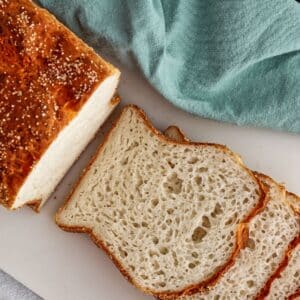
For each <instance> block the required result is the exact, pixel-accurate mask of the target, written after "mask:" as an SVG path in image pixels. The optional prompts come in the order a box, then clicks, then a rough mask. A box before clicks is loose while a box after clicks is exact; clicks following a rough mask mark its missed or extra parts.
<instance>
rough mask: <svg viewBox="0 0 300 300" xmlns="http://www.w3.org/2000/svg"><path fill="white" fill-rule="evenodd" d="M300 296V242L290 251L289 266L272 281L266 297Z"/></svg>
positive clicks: (292, 297)
mask: <svg viewBox="0 0 300 300" xmlns="http://www.w3.org/2000/svg"><path fill="white" fill-rule="evenodd" d="M296 297H299V298H300V242H299V241H298V243H297V246H296V247H295V248H293V250H292V251H291V252H290V256H289V260H288V264H287V266H285V268H284V269H283V271H282V272H280V274H279V276H278V277H277V278H276V279H275V280H274V281H273V282H272V284H271V288H270V292H269V294H268V295H267V297H266V299H268V300H273V299H296Z"/></svg>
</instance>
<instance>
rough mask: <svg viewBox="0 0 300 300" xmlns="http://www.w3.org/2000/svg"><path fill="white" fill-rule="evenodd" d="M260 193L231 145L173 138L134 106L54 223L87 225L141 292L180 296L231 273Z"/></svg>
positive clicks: (261, 196)
mask: <svg viewBox="0 0 300 300" xmlns="http://www.w3.org/2000/svg"><path fill="white" fill-rule="evenodd" d="M264 198H265V194H264V191H263V190H262V188H261V185H260V183H259V182H258V180H257V179H256V178H255V176H254V175H253V174H252V173H251V172H250V171H249V170H248V169H247V168H245V166H244V165H242V164H241V162H240V160H239V159H237V158H236V155H235V154H234V153H232V152H231V151H230V150H229V149H228V148H226V147H225V146H221V145H216V144H202V143H189V142H183V143H177V142H173V141H170V139H168V138H166V137H165V136H164V135H162V134H161V133H160V132H158V131H157V130H156V129H155V128H154V127H153V126H152V125H151V124H150V122H149V121H148V119H147V118H146V116H145V114H144V113H143V111H142V110H140V109H139V108H137V107H136V106H133V105H131V106H127V107H126V108H124V110H123V112H122V113H121V115H120V117H119V119H118V120H117V122H116V124H115V126H114V127H113V128H112V129H111V131H110V133H109V134H108V135H107V136H106V138H105V141H104V143H103V145H102V146H101V147H100V149H99V150H98V153H97V154H96V156H95V158H94V159H93V161H92V162H91V164H90V165H89V167H88V168H87V170H86V171H85V173H84V175H83V176H82V178H81V179H80V181H79V182H78V184H77V186H76V188H75V189H74V191H73V192H72V194H71V195H70V197H69V199H68V201H67V202H66V204H65V205H64V206H63V207H62V208H61V209H60V210H59V212H58V213H57V215H56V222H57V224H58V225H59V226H60V227H61V228H62V229H64V230H67V231H74V232H86V233H89V234H90V235H91V237H92V239H93V240H94V242H95V243H96V244H97V245H98V246H99V247H101V248H103V249H104V250H105V251H106V252H107V253H108V255H109V256H110V257H111V258H112V259H113V261H114V262H115V264H116V265H117V266H118V268H119V269H120V270H121V272H122V273H123V274H124V275H125V276H126V277H127V278H128V279H129V280H130V281H131V282H132V283H133V284H135V285H136V286H137V287H139V288H140V289H141V290H143V291H144V292H146V293H150V294H153V295H156V296H159V297H161V298H164V299H167V298H170V299H174V297H176V296H177V295H179V294H181V293H183V292H186V291H188V290H190V289H198V288H201V287H202V286H207V285H209V284H213V282H214V281H216V280H217V279H218V277H219V276H220V275H221V274H222V273H223V272H225V271H226V269H227V268H228V267H229V265H230V264H232V263H233V261H234V257H235V256H236V255H237V253H238V252H239V250H240V248H241V247H242V245H243V242H244V239H245V237H244V234H245V231H244V228H245V226H244V224H242V223H243V222H246V221H248V219H249V218H250V217H252V215H253V214H254V213H255V212H256V210H257V209H258V208H259V207H261V206H262V205H263V204H264Z"/></svg>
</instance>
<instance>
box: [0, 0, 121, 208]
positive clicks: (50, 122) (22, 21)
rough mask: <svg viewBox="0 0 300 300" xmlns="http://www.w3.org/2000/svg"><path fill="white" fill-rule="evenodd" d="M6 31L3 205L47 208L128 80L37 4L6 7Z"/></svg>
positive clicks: (1, 37) (2, 17)
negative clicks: (121, 81)
mask: <svg viewBox="0 0 300 300" xmlns="http://www.w3.org/2000/svg"><path fill="white" fill-rule="evenodd" d="M0 31H1V32H0V170H1V172H0V203H2V204H3V205H4V206H6V207H7V208H10V209H16V208H19V207H21V206H23V205H24V204H28V203H31V204H35V205H34V206H35V207H36V209H39V208H40V207H41V206H42V205H43V204H44V202H45V201H46V200H47V199H48V197H49V196H50V194H51V193H52V192H53V190H54V189H55V187H56V185H57V184H58V183H59V181H60V180H61V179H62V177H63V176H64V174H65V173H66V171H67V170H68V169H69V168H70V166H71V165H72V164H73V162H74V161H75V160H76V158H77V157H78V156H79V155H80V153H81V152H82V150H83V149H84V148H85V147H86V145H87V144H88V142H89V141H90V140H91V139H92V138H93V136H94V135H95V133H96V131H97V130H98V129H99V126H100V125H101V124H102V123H103V122H104V120H105V119H106V118H107V116H108V115H109V114H110V113H111V111H112V110H113V109H114V107H115V106H116V104H117V103H118V101H111V98H112V96H113V95H114V93H115V89H116V86H117V84H118V80H119V75H120V73H119V71H118V70H117V69H116V68H114V67H113V66H112V65H110V64H109V63H107V62H106V61H104V60H103V59H102V58H101V57H99V56H98V55H97V54H96V53H95V52H94V51H93V50H92V49H91V48H89V47H88V46H87V45H86V44H84V43H83V42H82V41H81V40H80V39H79V38H77V37H76V36H75V35H74V34H73V33H72V32H70V31H69V30H68V29H67V28H66V27H64V26H63V25H62V24H61V23H59V22H58V21H57V20H56V19H55V18H54V17H53V16H52V15H50V14H49V13H48V12H47V11H45V10H44V9H41V8H39V7H38V6H36V5H35V4H34V3H33V2H32V1H29V0H18V1H8V0H2V1H0Z"/></svg>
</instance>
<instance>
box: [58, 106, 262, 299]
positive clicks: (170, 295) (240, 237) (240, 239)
mask: <svg viewBox="0 0 300 300" xmlns="http://www.w3.org/2000/svg"><path fill="white" fill-rule="evenodd" d="M130 110H132V111H133V112H134V113H136V114H138V116H139V118H141V119H142V120H143V122H144V124H145V125H146V127H147V128H148V129H149V130H150V132H151V135H152V134H154V135H155V137H156V138H158V139H159V140H160V141H162V142H163V143H164V144H166V143H168V144H169V145H179V144H180V145H187V146H189V147H192V146H194V147H198V146H200V147H203V146H212V147H215V148H217V149H219V150H221V151H222V152H224V153H226V155H229V156H230V157H231V158H232V159H233V160H234V161H235V163H237V165H239V166H240V167H241V169H243V170H244V171H245V173H247V174H248V175H249V176H250V177H251V180H253V182H255V185H256V186H257V189H258V191H259V197H258V198H259V200H258V203H257V206H256V207H255V208H254V209H253V210H252V211H251V212H250V213H249V214H248V216H246V217H245V219H244V220H242V221H241V223H240V225H241V224H244V223H245V222H247V221H249V220H250V219H251V218H252V217H253V216H254V215H255V214H256V213H257V211H258V210H259V209H261V208H262V207H263V206H264V205H265V198H266V197H265V196H266V195H265V192H264V190H263V187H262V185H261V183H260V182H259V181H258V180H257V178H256V177H255V176H254V175H253V174H252V172H251V171H250V170H248V169H247V168H246V167H245V166H244V165H243V164H242V162H241V160H240V158H239V157H238V156H237V155H236V154H234V153H233V152H231V151H230V150H229V149H228V148H227V147H226V146H223V145H218V144H212V143H196V142H189V141H181V142H174V141H172V140H170V139H169V138H167V137H165V136H164V135H163V134H161V133H160V132H159V131H157V130H156V129H155V128H154V127H153V126H152V124H151V123H150V122H149V121H148V119H147V117H146V116H145V114H144V112H143V111H142V110H141V109H139V108H138V107H136V106H134V105H129V106H127V107H125V108H124V110H123V112H122V114H121V115H120V117H119V119H118V120H117V121H116V123H115V125H114V126H113V128H112V129H111V131H110V132H109V134H108V135H107V136H106V137H105V139H104V142H103V144H102V145H101V146H100V148H99V149H98V152H97V153H96V155H95V157H94V158H93V160H92V161H91V162H90V164H89V166H88V168H87V169H86V170H85V172H84V173H83V175H82V177H81V179H80V180H79V182H78V183H77V185H76V186H75V188H74V190H73V191H72V193H71V195H70V196H69V198H68V200H67V201H66V203H65V204H64V206H63V207H62V208H60V210H59V211H58V213H57V214H56V223H57V224H58V225H59V226H60V227H61V228H62V229H64V230H66V231H71V232H85V233H88V234H89V235H90V236H91V238H92V239H93V241H94V242H95V243H96V244H97V245H98V246H99V247H101V248H102V249H103V250H104V251H106V252H107V254H108V255H109V256H110V257H111V259H112V260H113V261H114V263H115V264H116V266H117V267H118V268H119V269H120V271H121V272H122V273H123V275H124V276H125V277H126V278H127V279H128V280H129V281H130V282H132V283H133V284H134V285H136V286H137V287H138V288H140V289H141V290H143V291H144V292H146V293H150V294H153V295H156V296H158V297H160V298H161V299H174V298H176V297H177V296H179V295H182V294H185V293H195V292H197V291H198V290H199V289H202V288H203V287H204V286H207V285H213V284H215V283H216V282H217V280H218V279H219V277H220V276H221V275H222V274H223V273H224V272H226V270H227V269H228V268H229V267H230V265H232V264H233V263H234V259H235V257H236V256H237V254H238V252H239V251H240V249H241V248H242V247H243V245H244V242H245V241H246V239H247V238H246V235H245V232H246V231H245V229H246V227H245V226H240V227H239V232H237V241H236V247H235V249H234V251H233V252H232V255H231V257H230V259H229V261H228V262H227V264H226V265H224V266H222V267H221V268H220V270H219V272H217V273H216V274H214V276H212V277H210V278H209V280H207V281H205V282H201V283H198V284H196V285H191V286H188V287H186V288H185V289H184V290H176V291H173V292H172V291H167V292H158V291H156V290H152V289H148V288H145V287H143V286H141V285H140V284H139V283H138V282H137V281H136V280H135V279H134V278H133V277H132V275H131V274H130V273H129V272H128V270H126V268H125V267H124V266H123V265H122V263H121V262H120V260H119V259H118V258H117V257H116V256H115V254H114V253H112V252H111V251H110V250H109V249H108V247H107V246H106V245H105V243H104V241H103V240H102V239H101V237H99V236H97V235H96V234H95V233H94V232H93V229H92V228H90V227H88V226H84V225H78V224H70V223H68V222H67V221H66V220H65V219H64V212H65V211H66V210H67V209H68V206H69V205H70V204H71V202H72V200H73V199H72V196H73V195H74V193H76V190H77V188H78V187H79V186H80V183H81V181H82V180H83V178H84V176H85V175H86V173H87V172H89V171H90V170H91V168H92V166H93V163H94V161H95V160H96V159H97V157H98V156H99V155H100V154H101V152H102V149H104V145H106V143H107V142H108V140H109V138H110V135H111V134H112V132H113V130H114V128H115V127H116V126H117V125H118V122H119V120H120V119H121V118H122V116H123V114H126V113H127V111H130Z"/></svg>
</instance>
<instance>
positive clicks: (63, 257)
mask: <svg viewBox="0 0 300 300" xmlns="http://www.w3.org/2000/svg"><path fill="white" fill-rule="evenodd" d="M122 71H123V73H122V81H121V87H120V89H119V91H120V94H121V96H122V105H124V104H126V103H135V104H137V105H139V106H141V107H142V108H143V109H144V110H145V111H146V113H147V114H148V116H149V117H150V119H151V120H152V121H153V122H154V125H155V126H156V127H157V128H159V129H161V130H163V129H165V128H166V127H167V126H168V125H170V124H176V125H178V126H180V127H181V128H182V129H183V130H184V132H185V133H186V134H187V135H188V136H189V137H190V138H191V139H193V140H199V141H209V142H217V143H222V144H226V145H228V146H229V147H230V148H232V149H233V150H234V151H235V152H237V153H239V154H241V155H242V158H243V159H244V161H245V163H246V164H247V165H248V166H249V167H250V168H252V169H254V170H257V171H261V172H265V173H266V174H269V175H271V176H272V177H274V178H275V179H276V180H278V181H279V182H285V183H286V186H287V188H288V189H289V190H290V191H292V192H295V193H299V194H300V135H292V134H288V133H281V132H275V131H271V130H266V129H257V128H241V127H237V126H234V125H229V124H224V123H220V122H215V121H210V120H205V119H202V118H198V117H195V116H192V115H190V114H188V113H186V112H183V111H181V110H179V109H177V108H175V107H174V106H172V105H171V104H170V103H168V102H167V101H166V100H165V99H164V98H163V97H162V96H160V95H159V94H158V93H157V92H155V91H154V89H152V88H151V87H150V86H149V84H148V83H147V82H146V81H145V80H144V79H142V76H141V75H140V74H138V73H137V72H132V71H128V70H122ZM113 117H114V116H113ZM113 117H112V118H110V120H108V122H107V123H106V125H105V126H104V129H103V130H104V131H105V130H107V128H109V126H110V122H111V119H113ZM101 138H102V134H101V133H100V134H99V135H98V136H97V138H96V139H95V141H94V142H93V143H92V144H91V145H90V146H89V147H88V149H87V150H86V151H85V153H84V154H83V155H82V157H81V159H80V160H79V161H78V162H77V163H76V165H75V166H74V167H73V168H72V170H71V171H70V172H69V173H68V175H67V176H66V178H65V179H64V180H63V182H62V183H61V184H60V186H59V188H58V189H57V191H56V192H55V195H53V197H52V198H51V199H50V200H49V202H48V203H47V204H46V206H45V207H44V209H43V210H42V212H41V213H40V214H35V213H34V212H32V211H31V210H30V209H28V208H24V209H22V210H19V211H17V212H13V213H11V212H8V211H6V210H5V209H3V208H0V268H2V269H3V270H4V271H6V272H7V273H9V274H10V275H12V276H13V277H15V278H16V279H17V280H19V281H21V282H22V283H23V284H24V285H26V286H27V287H29V288H30V289H32V290H33V291H34V292H36V293H37V294H39V295H40V296H41V297H43V298H45V299H47V300H48V299H50V300H52V299H53V300H82V299H87V300H94V299H95V300H96V299H97V300H102V299H103V300H143V299H145V300H146V299H153V298H151V297H148V296H144V295H142V294H141V293H140V292H139V291H137V290H135V289H134V288H133V287H132V286H131V285H130V284H129V283H127V281H126V280H125V279H123V277H122V275H121V274H120V273H119V272H118V270H117V269H116V268H115V267H114V265H113V264H112V263H111V262H110V260H109V259H108V258H107V257H106V255H105V254H104V253H103V252H102V251H101V250H100V249H98V248H97V247H96V246H95V245H94V244H93V243H92V242H91V241H90V240H89V238H88V237H87V236H86V235H84V234H74V233H67V232H64V231H62V230H60V229H59V228H58V227H57V226H56V225H55V224H54V221H53V215H54V213H55V211H56V210H57V209H58V207H59V206H60V205H61V204H62V203H63V201H64V198H65V196H66V194H67V193H68V192H69V190H70V187H71V186H72V184H73V183H74V181H75V180H76V178H78V175H79V173H80V171H81V170H82V168H83V167H84V166H85V165H86V164H87V162H88V160H89V158H90V157H91V155H92V153H93V152H94V150H95V149H96V147H97V145H98V144H99V143H100V141H101ZM67 153H68V149H66V155H68V154H67Z"/></svg>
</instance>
